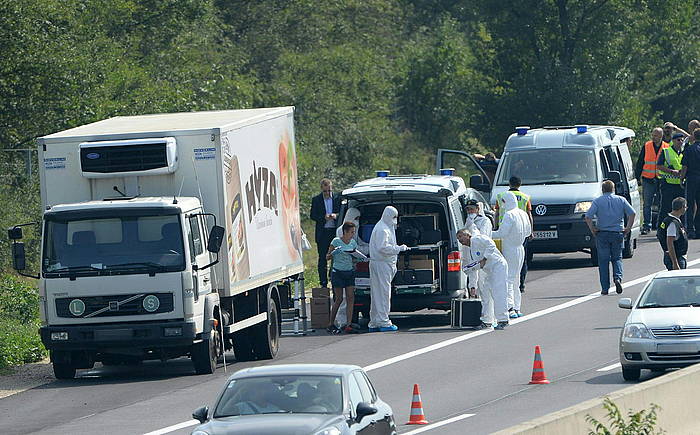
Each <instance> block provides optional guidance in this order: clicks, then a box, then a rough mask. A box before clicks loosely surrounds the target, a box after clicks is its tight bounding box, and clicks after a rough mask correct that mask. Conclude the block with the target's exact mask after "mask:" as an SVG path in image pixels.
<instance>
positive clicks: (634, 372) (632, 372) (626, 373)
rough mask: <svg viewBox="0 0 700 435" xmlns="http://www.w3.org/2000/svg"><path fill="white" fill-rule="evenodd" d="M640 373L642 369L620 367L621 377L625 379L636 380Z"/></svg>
mask: <svg viewBox="0 0 700 435" xmlns="http://www.w3.org/2000/svg"><path fill="white" fill-rule="evenodd" d="M641 375H642V369H634V368H625V367H622V377H623V378H624V379H625V380H626V381H638V380H639V377H640V376H641Z"/></svg>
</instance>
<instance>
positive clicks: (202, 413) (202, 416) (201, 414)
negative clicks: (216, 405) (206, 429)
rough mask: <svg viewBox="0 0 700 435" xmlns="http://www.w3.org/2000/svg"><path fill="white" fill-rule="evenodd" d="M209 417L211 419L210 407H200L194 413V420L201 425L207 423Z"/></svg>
mask: <svg viewBox="0 0 700 435" xmlns="http://www.w3.org/2000/svg"><path fill="white" fill-rule="evenodd" d="M207 417H209V407H208V406H200V407H199V408H197V409H195V410H194V412H193V413H192V418H194V419H195V420H199V422H200V423H204V422H205V421H207Z"/></svg>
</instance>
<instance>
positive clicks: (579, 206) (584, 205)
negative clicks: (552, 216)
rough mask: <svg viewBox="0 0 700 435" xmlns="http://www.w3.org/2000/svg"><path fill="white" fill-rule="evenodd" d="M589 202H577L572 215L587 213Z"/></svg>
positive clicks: (589, 206)
mask: <svg viewBox="0 0 700 435" xmlns="http://www.w3.org/2000/svg"><path fill="white" fill-rule="evenodd" d="M591 204H592V202H591V201H583V202H577V203H576V207H575V208H574V213H585V212H587V211H588V209H589V208H591Z"/></svg>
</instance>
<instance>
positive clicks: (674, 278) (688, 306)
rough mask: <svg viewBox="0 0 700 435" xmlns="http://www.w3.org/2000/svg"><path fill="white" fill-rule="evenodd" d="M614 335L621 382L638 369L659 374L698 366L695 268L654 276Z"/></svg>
mask: <svg viewBox="0 0 700 435" xmlns="http://www.w3.org/2000/svg"><path fill="white" fill-rule="evenodd" d="M618 305H619V307H620V308H626V309H631V310H632V312H631V313H630V315H629V316H628V317H627V321H626V322H625V327H624V328H623V330H622V334H621V335H620V363H621V365H622V376H623V377H624V378H625V380H626V381H636V380H639V376H640V374H641V370H642V369H650V370H652V371H663V370H665V369H669V368H680V367H686V366H689V365H692V364H695V363H697V362H700V270H698V269H688V270H674V271H670V272H660V273H658V274H656V275H655V276H654V277H653V278H652V279H651V280H650V281H649V282H648V283H647V285H646V287H645V288H644V290H642V293H641V294H640V295H639V297H638V298H637V301H636V303H635V304H634V305H633V304H632V300H631V299H630V298H622V299H620V301H619V303H618Z"/></svg>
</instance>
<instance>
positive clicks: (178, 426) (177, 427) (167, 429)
mask: <svg viewBox="0 0 700 435" xmlns="http://www.w3.org/2000/svg"><path fill="white" fill-rule="evenodd" d="M195 424H199V420H187V421H183V422H182V423H178V424H174V425H172V426H168V427H164V428H163V429H158V430H154V431H153V432H148V433H147V434H144V435H163V434H166V433H170V432H175V431H176V430H180V429H184V428H186V427H190V426H194V425H195Z"/></svg>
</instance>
